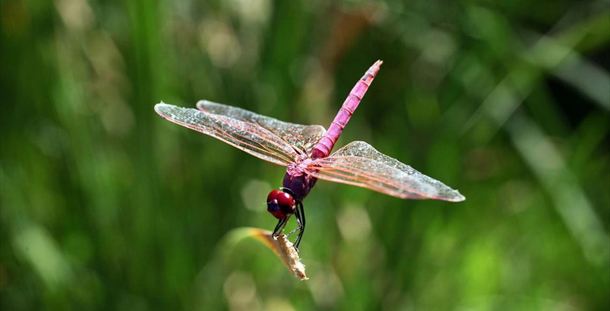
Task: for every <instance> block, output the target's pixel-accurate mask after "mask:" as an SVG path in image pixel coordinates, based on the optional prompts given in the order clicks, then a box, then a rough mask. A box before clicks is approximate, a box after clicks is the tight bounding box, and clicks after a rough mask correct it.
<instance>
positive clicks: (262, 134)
mask: <svg viewBox="0 0 610 311" xmlns="http://www.w3.org/2000/svg"><path fill="white" fill-rule="evenodd" d="M155 111H156V112H157V113H158V114H159V115H161V116H162V117H163V118H165V119H167V120H169V121H171V122H173V123H176V124H178V125H182V126H184V127H187V128H190V129H192V130H195V131H198V132H200V133H203V134H206V135H210V136H212V137H214V138H216V139H219V140H221V141H223V142H225V143H227V144H229V145H232V146H234V147H236V148H239V149H241V150H243V151H245V152H247V153H249V154H251V155H253V156H255V157H258V158H261V159H263V160H266V161H269V162H272V163H275V164H279V165H282V166H287V165H288V164H289V163H291V162H294V160H295V159H296V157H297V156H298V153H297V151H295V150H294V148H293V147H292V146H291V145H290V144H289V143H288V142H286V141H285V140H283V139H282V137H280V136H278V135H277V134H275V133H273V132H270V131H269V130H267V129H265V128H263V127H262V126H260V125H259V124H256V123H251V122H247V121H244V120H239V119H236V118H231V117H230V116H227V115H217V114H213V113H209V112H204V111H199V110H197V109H191V108H181V107H176V106H172V105H167V104H164V103H160V104H157V105H155Z"/></svg>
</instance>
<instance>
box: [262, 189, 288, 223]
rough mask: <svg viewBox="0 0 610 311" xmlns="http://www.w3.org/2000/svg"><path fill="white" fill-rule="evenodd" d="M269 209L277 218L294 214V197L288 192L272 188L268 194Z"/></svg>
mask: <svg viewBox="0 0 610 311" xmlns="http://www.w3.org/2000/svg"><path fill="white" fill-rule="evenodd" d="M267 211H269V213H271V214H272V215H273V216H274V217H275V218H277V219H282V218H284V217H286V216H288V215H292V214H293V213H294V199H293V198H292V196H291V195H290V194H288V193H286V192H282V191H279V190H272V191H271V192H269V195H268V196H267Z"/></svg>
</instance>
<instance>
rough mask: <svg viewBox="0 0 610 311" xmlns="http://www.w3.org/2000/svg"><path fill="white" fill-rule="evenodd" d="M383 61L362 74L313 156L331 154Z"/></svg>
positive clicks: (318, 156)
mask: <svg viewBox="0 0 610 311" xmlns="http://www.w3.org/2000/svg"><path fill="white" fill-rule="evenodd" d="M382 63H383V62H382V61H380V60H378V61H377V62H375V64H373V66H371V67H370V68H369V70H367V71H366V73H365V74H364V76H362V78H361V79H360V80H359V81H358V82H357V83H356V85H355V86H354V88H352V90H351V91H350V93H349V95H348V96H347V98H346V99H345V101H344V102H343V105H342V106H341V109H340V110H339V112H338V113H337V115H336V116H335V119H334V120H333V122H332V123H331V124H330V127H329V128H328V131H327V132H326V134H324V136H323V137H322V139H320V141H319V142H318V143H317V144H316V146H315V147H314V149H313V152H312V154H311V157H312V158H314V159H316V158H325V157H327V156H328V155H329V154H330V152H331V150H332V149H333V147H334V145H335V143H336V142H337V140H338V139H339V136H341V132H343V129H344V128H345V126H346V125H347V122H349V119H350V118H351V117H352V115H353V114H354V111H356V108H358V105H359V104H360V101H361V100H362V97H364V94H366V91H367V90H368V88H369V86H370V85H371V83H372V82H373V79H374V78H375V76H376V75H377V73H378V72H379V66H381V64H382Z"/></svg>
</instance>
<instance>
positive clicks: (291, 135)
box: [197, 100, 326, 155]
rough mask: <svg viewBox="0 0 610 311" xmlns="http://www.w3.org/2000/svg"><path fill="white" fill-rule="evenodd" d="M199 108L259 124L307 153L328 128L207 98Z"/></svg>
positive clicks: (199, 103) (198, 105)
mask: <svg viewBox="0 0 610 311" xmlns="http://www.w3.org/2000/svg"><path fill="white" fill-rule="evenodd" d="M197 108H199V110H201V111H204V112H209V113H213V114H216V115H221V116H226V117H229V118H232V119H236V120H241V121H244V122H248V123H254V124H258V125H260V126H261V127H263V128H265V129H266V130H268V131H270V132H273V133H275V134H276V135H278V136H280V137H281V138H282V139H283V140H285V141H286V142H288V143H289V144H290V145H291V146H294V147H296V148H298V149H299V150H300V151H301V152H303V153H304V154H307V155H309V154H311V151H312V150H313V148H314V147H315V145H316V144H317V143H318V141H319V140H320V139H321V138H322V137H323V136H324V134H325V133H326V130H325V129H324V127H323V126H321V125H300V124H294V123H288V122H283V121H280V120H277V119H274V118H271V117H267V116H263V115H260V114H257V113H254V112H251V111H248V110H245V109H241V108H237V107H232V106H227V105H223V104H218V103H214V102H211V101H207V100H201V101H199V102H198V103H197Z"/></svg>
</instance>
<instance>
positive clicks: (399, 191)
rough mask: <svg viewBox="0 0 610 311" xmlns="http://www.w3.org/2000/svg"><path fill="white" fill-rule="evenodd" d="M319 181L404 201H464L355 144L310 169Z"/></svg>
mask: <svg viewBox="0 0 610 311" xmlns="http://www.w3.org/2000/svg"><path fill="white" fill-rule="evenodd" d="M309 169H310V170H311V174H312V175H313V176H314V177H316V178H319V179H325V180H329V181H334V182H339V183H343V184H350V185H355V186H360V187H364V188H369V189H372V190H375V191H378V192H381V193H385V194H389V195H392V196H395V197H399V198H403V199H438V200H445V201H453V202H458V201H463V200H465V198H464V196H462V195H461V194H460V193H459V192H458V191H457V190H453V189H451V188H449V187H448V186H446V185H445V184H443V183H442V182H440V181H438V180H436V179H433V178H430V177H428V176H426V175H424V174H422V173H420V172H418V171H417V170H415V169H413V168H412V167H410V166H408V165H406V164H404V163H401V162H400V161H398V160H396V159H394V158H391V157H389V156H387V155H385V154H383V153H381V152H379V151H377V150H375V148H373V147H372V146H371V145H369V144H367V143H365V142H362V141H354V142H351V143H349V144H348V145H346V146H345V147H343V148H341V149H339V150H337V151H336V152H335V153H333V154H331V155H330V156H329V157H327V158H321V159H316V160H315V161H314V162H313V163H312V165H311V166H310V167H309Z"/></svg>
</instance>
